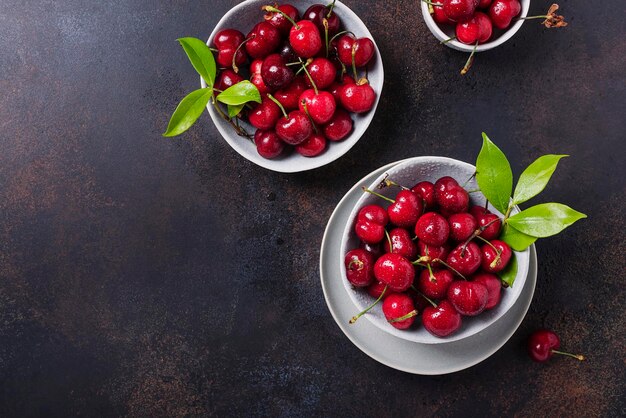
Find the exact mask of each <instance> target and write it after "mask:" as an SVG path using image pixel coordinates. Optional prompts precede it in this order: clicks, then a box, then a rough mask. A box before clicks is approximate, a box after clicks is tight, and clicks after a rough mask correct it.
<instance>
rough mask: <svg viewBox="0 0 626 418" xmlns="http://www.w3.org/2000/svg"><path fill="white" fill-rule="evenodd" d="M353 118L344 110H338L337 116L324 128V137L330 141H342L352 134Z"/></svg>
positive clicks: (336, 111)
mask: <svg viewBox="0 0 626 418" xmlns="http://www.w3.org/2000/svg"><path fill="white" fill-rule="evenodd" d="M352 125H353V122H352V118H351V117H350V114H349V113H348V112H346V111H345V110H343V109H340V108H337V109H336V110H335V114H334V115H333V117H332V118H331V119H330V120H329V121H328V123H327V124H326V125H324V127H323V131H324V135H325V136H326V138H328V140H330V141H341V140H342V139H344V138H345V137H347V136H348V135H350V132H352Z"/></svg>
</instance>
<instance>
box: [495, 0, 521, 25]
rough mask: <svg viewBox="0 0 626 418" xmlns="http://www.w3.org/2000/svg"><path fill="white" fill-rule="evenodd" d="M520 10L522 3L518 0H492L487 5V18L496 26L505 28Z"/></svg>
mask: <svg viewBox="0 0 626 418" xmlns="http://www.w3.org/2000/svg"><path fill="white" fill-rule="evenodd" d="M521 10H522V5H521V4H520V2H519V1H518V0H494V1H493V3H491V6H489V18H490V19H491V22H492V23H493V26H495V27H496V28H498V29H506V28H508V27H509V26H510V25H511V21H512V20H513V18H514V17H515V16H517V15H519V13H520V11H521Z"/></svg>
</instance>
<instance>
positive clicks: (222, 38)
mask: <svg viewBox="0 0 626 418" xmlns="http://www.w3.org/2000/svg"><path fill="white" fill-rule="evenodd" d="M244 39H245V37H244V35H243V33H241V32H239V31H238V30H236V29H223V30H221V31H219V32H218V33H216V34H215V38H214V40H213V44H214V45H215V47H216V48H217V50H218V53H217V58H216V61H217V64H218V66H219V67H224V68H230V67H231V66H232V65H233V57H234V56H235V53H236V54H237V58H236V59H235V64H236V65H243V64H244V63H245V62H246V60H247V59H248V57H247V55H246V52H245V50H244V49H242V48H239V45H241V43H242V42H243V41H244ZM238 48H239V50H237V49H238ZM235 51H236V52H235Z"/></svg>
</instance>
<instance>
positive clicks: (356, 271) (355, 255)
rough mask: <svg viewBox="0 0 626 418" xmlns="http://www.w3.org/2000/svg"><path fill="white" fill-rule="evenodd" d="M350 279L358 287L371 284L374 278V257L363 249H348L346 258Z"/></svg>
mask: <svg viewBox="0 0 626 418" xmlns="http://www.w3.org/2000/svg"><path fill="white" fill-rule="evenodd" d="M344 265H345V266H346V275H347V278H348V281H349V282H350V283H351V284H352V285H353V286H356V287H366V286H369V285H370V284H371V283H372V281H373V280H374V257H373V256H372V254H370V253H368V252H367V251H365V250H362V249H359V248H357V249H354V250H351V251H348V253H347V254H346V256H345V258H344Z"/></svg>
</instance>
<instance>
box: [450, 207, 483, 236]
mask: <svg viewBox="0 0 626 418" xmlns="http://www.w3.org/2000/svg"><path fill="white" fill-rule="evenodd" d="M448 224H449V225H450V239H451V240H453V241H456V242H464V241H466V240H467V239H469V237H471V236H472V234H473V233H474V231H476V229H477V228H478V222H476V219H475V218H474V217H473V216H472V215H471V214H469V213H467V212H462V213H455V214H453V215H451V216H450V217H449V218H448Z"/></svg>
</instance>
